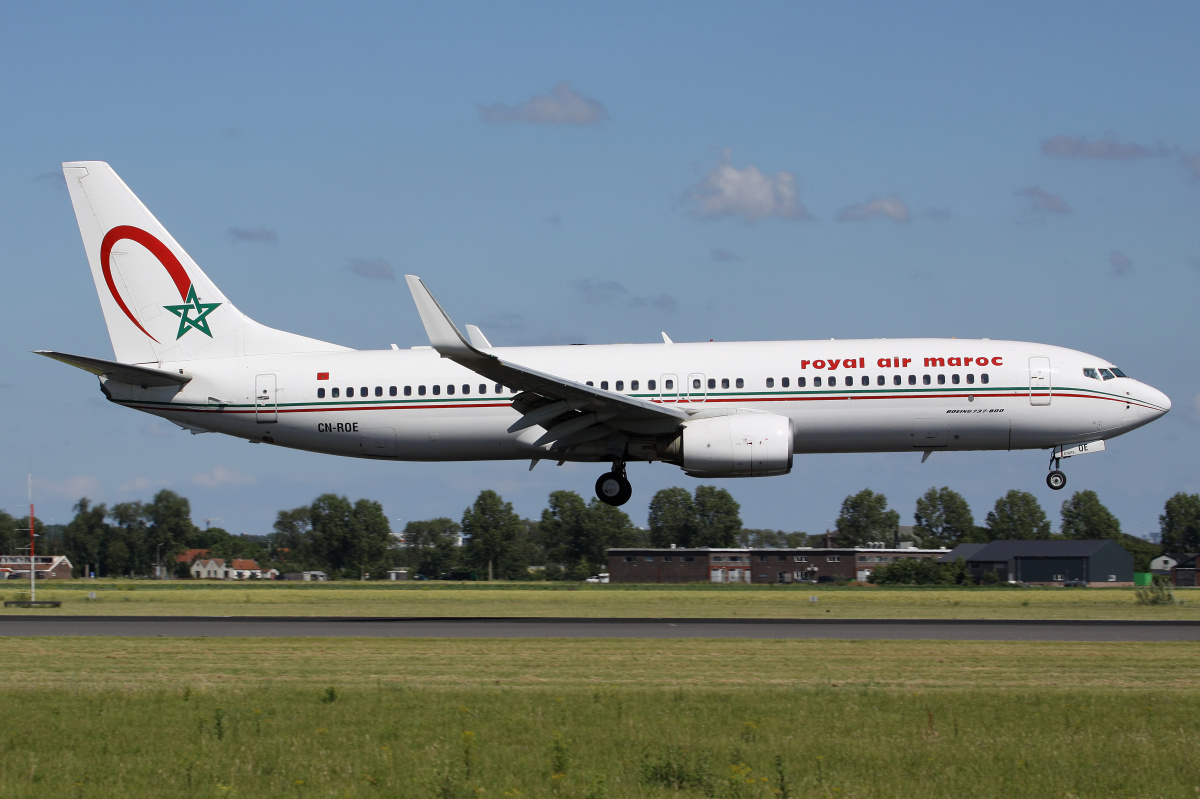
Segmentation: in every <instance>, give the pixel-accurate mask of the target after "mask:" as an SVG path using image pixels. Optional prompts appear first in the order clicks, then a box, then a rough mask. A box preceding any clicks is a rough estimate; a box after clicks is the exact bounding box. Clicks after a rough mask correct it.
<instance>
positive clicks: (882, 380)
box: [875, 375, 887, 386]
mask: <svg viewBox="0 0 1200 799" xmlns="http://www.w3.org/2000/svg"><path fill="white" fill-rule="evenodd" d="M886 382H887V378H886V377H884V376H883V375H880V376H879V377H877V378H875V383H876V384H877V385H880V386H882V385H883V384H885V383H886Z"/></svg>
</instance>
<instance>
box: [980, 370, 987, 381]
mask: <svg viewBox="0 0 1200 799" xmlns="http://www.w3.org/2000/svg"><path fill="white" fill-rule="evenodd" d="M979 382H980V383H987V382H988V376H987V372H984V373H983V374H981V375H980V376H979Z"/></svg>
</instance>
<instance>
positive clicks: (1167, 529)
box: [1158, 492, 1200, 552]
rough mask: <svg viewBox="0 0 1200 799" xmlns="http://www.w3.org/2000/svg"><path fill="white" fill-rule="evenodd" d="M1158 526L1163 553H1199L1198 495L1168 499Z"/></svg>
mask: <svg viewBox="0 0 1200 799" xmlns="http://www.w3.org/2000/svg"><path fill="white" fill-rule="evenodd" d="M1158 524H1159V533H1160V537H1159V544H1160V545H1161V546H1162V551H1163V552H1200V494H1184V493H1183V492H1180V493H1178V494H1176V495H1175V496H1173V497H1171V498H1170V499H1168V500H1167V502H1166V505H1164V506H1163V513H1162V515H1161V516H1159V517H1158Z"/></svg>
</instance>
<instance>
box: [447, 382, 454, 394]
mask: <svg viewBox="0 0 1200 799" xmlns="http://www.w3.org/2000/svg"><path fill="white" fill-rule="evenodd" d="M446 393H447V394H453V393H454V384H453V383H451V384H450V385H448V386H446Z"/></svg>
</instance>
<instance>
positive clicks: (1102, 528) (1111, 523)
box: [1062, 491, 1121, 540]
mask: <svg viewBox="0 0 1200 799" xmlns="http://www.w3.org/2000/svg"><path fill="white" fill-rule="evenodd" d="M1062 534H1063V536H1064V537H1065V538H1071V539H1079V540H1094V539H1100V538H1107V539H1112V540H1116V539H1119V538H1120V537H1121V523H1120V522H1119V521H1117V517H1116V516H1113V515H1112V513H1111V512H1110V511H1109V510H1108V508H1106V507H1104V505H1102V504H1101V503H1100V497H1098V496H1096V492H1095V491H1076V492H1075V493H1074V494H1073V495H1072V496H1071V498H1070V499H1068V500H1067V501H1066V502H1064V503H1063V504H1062Z"/></svg>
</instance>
